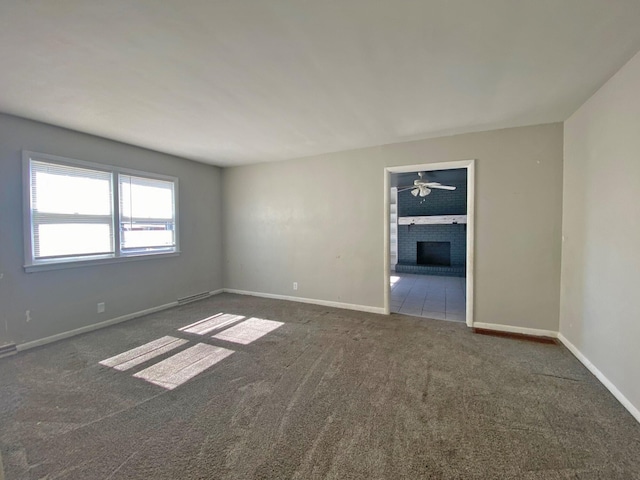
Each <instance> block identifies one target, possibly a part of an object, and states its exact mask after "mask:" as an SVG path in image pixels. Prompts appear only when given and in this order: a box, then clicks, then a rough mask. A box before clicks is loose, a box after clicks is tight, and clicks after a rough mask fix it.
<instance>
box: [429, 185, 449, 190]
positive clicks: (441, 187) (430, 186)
mask: <svg viewBox="0 0 640 480" xmlns="http://www.w3.org/2000/svg"><path fill="white" fill-rule="evenodd" d="M429 188H439V189H440V190H455V189H456V187H451V186H449V185H429Z"/></svg>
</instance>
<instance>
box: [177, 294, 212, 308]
mask: <svg viewBox="0 0 640 480" xmlns="http://www.w3.org/2000/svg"><path fill="white" fill-rule="evenodd" d="M210 296H211V293H209V292H202V293H196V294H195V295H189V296H188V297H182V298H179V299H178V305H184V304H185V303H191V302H195V301H196V300H202V299H203V298H207V297H210Z"/></svg>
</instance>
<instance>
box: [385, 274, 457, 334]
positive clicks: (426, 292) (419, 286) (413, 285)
mask: <svg viewBox="0 0 640 480" xmlns="http://www.w3.org/2000/svg"><path fill="white" fill-rule="evenodd" d="M466 291H467V290H466V279H465V278H460V277H439V276H435V275H415V274H410V273H395V272H391V312H392V313H403V314H405V315H413V316H416V317H426V318H435V319H437V320H453V321H457V322H464V321H465V310H466V308H465V305H466V299H465V297H466Z"/></svg>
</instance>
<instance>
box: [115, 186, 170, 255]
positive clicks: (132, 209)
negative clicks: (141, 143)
mask: <svg viewBox="0 0 640 480" xmlns="http://www.w3.org/2000/svg"><path fill="white" fill-rule="evenodd" d="M118 182H119V191H120V250H121V252H122V253H123V254H131V253H141V252H162V251H173V250H175V248H176V228H175V227H176V219H175V191H174V185H175V184H174V182H172V181H165V180H158V179H153V178H144V177H137V176H133V175H124V174H119V175H118Z"/></svg>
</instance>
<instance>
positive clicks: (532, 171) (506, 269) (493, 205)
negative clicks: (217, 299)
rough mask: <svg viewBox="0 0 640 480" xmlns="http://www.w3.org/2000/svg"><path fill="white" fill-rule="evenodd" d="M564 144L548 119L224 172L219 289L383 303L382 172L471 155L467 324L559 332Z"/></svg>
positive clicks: (558, 128) (560, 131) (560, 132)
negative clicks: (472, 225) (472, 257)
mask: <svg viewBox="0 0 640 480" xmlns="http://www.w3.org/2000/svg"><path fill="white" fill-rule="evenodd" d="M562 142H563V127H562V124H548V125H540V126H534V127H524V128H513V129H506V130H494V131H490V132H482V133H474V134H466V135H457V136H451V137H442V138H437V139H430V140H422V141H416V142H407V143H401V144H392V145H386V146H382V147H376V148H367V149H360V150H354V151H349V152H340V153H335V154H328V155H322V156H316V157H311V158H304V159H298V160H292V161H285V162H277V163H265V164H258V165H253V166H244V167H234V168H228V169H224V171H223V178H224V181H223V204H224V212H223V232H224V253H225V254H224V274H225V287H228V288H233V289H239V290H247V291H254V292H261V293H270V294H279V295H289V296H300V297H306V298H312V299H320V300H327V301H335V302H344V303H350V304H356V305H365V306H373V307H382V306H383V298H384V289H385V279H384V257H383V254H384V247H383V245H384V234H383V223H384V222H386V221H388V219H386V218H385V215H384V201H383V185H384V184H383V170H384V167H386V166H398V165H414V164H423V163H429V162H444V161H450V160H466V159H472V158H475V159H477V165H476V167H477V168H476V174H477V175H476V180H477V183H476V219H477V222H476V238H475V240H476V251H475V253H476V262H475V267H476V283H475V288H476V296H475V302H476V303H475V305H476V315H475V321H477V322H486V323H497V324H504V325H513V326H521V327H529V328H538V329H548V330H553V331H557V329H558V312H559V291H560V288H559V282H560V248H561V245H560V231H561V213H562V154H563V150H562V144H563V143H562ZM294 281H297V282H299V290H297V291H294V290H293V289H292V282H294Z"/></svg>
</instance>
